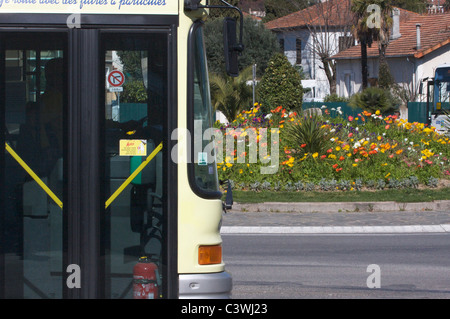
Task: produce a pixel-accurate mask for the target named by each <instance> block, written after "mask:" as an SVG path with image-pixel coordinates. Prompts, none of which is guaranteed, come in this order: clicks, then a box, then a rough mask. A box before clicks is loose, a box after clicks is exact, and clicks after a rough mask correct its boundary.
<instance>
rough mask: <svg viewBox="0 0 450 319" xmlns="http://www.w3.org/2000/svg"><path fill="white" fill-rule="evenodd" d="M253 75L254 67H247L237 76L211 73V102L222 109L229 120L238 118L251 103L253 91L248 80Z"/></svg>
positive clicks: (217, 108)
mask: <svg viewBox="0 0 450 319" xmlns="http://www.w3.org/2000/svg"><path fill="white" fill-rule="evenodd" d="M251 76H252V68H251V67H247V68H245V69H244V70H242V71H241V72H240V73H239V76H237V77H231V76H228V75H226V74H225V73H224V75H219V74H214V73H212V74H210V79H209V80H210V87H211V102H212V105H213V107H214V109H215V110H218V111H221V112H222V113H223V114H224V115H225V117H226V118H227V120H228V121H229V122H232V121H233V120H235V119H236V116H237V115H238V114H239V112H240V111H241V110H242V109H243V108H244V107H246V106H249V105H250V104H251V100H252V97H253V92H252V88H251V86H248V85H247V81H248V80H249V79H250V78H251Z"/></svg>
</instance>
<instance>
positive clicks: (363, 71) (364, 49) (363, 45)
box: [361, 39, 369, 90]
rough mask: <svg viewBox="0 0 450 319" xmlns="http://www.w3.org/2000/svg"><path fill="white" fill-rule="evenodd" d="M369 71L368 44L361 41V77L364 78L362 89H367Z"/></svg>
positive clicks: (363, 40)
mask: <svg viewBox="0 0 450 319" xmlns="http://www.w3.org/2000/svg"><path fill="white" fill-rule="evenodd" d="M368 73H369V70H368V68H367V42H366V40H365V39H361V76H362V88H363V90H364V89H366V88H367V78H368Z"/></svg>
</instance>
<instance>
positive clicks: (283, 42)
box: [265, 0, 355, 101]
mask: <svg viewBox="0 0 450 319" xmlns="http://www.w3.org/2000/svg"><path fill="white" fill-rule="evenodd" d="M350 5H351V1H350V0H330V1H326V2H321V3H318V4H315V5H313V6H310V7H308V8H306V9H303V10H300V11H297V12H294V13H291V14H289V15H286V16H284V17H281V18H278V19H275V20H273V21H270V22H268V23H266V24H265V26H266V27H267V28H268V29H269V30H272V31H273V32H275V33H276V34H277V37H278V40H279V42H280V46H281V47H282V49H283V51H284V53H285V55H286V56H287V58H288V59H289V61H290V62H291V64H292V65H294V66H299V67H302V69H303V73H304V75H305V77H306V81H304V86H305V87H310V88H311V91H310V92H309V93H308V94H305V99H306V100H316V101H317V100H319V101H320V100H322V99H323V98H324V97H325V96H326V95H328V94H330V92H332V91H334V89H335V85H336V82H335V80H336V78H335V67H336V65H335V62H334V61H333V60H330V59H329V58H330V57H331V56H333V55H335V54H337V53H339V52H340V51H342V50H345V49H347V48H348V47H351V46H353V45H354V44H355V41H354V39H353V37H352V34H351V25H352V20H353V15H352V13H351V11H350Z"/></svg>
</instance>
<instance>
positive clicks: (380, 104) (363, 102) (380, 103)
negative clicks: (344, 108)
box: [348, 87, 399, 114]
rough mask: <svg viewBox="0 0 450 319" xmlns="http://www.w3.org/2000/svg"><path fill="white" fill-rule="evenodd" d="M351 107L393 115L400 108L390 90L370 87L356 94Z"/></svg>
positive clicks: (351, 99) (350, 103)
mask: <svg viewBox="0 0 450 319" xmlns="http://www.w3.org/2000/svg"><path fill="white" fill-rule="evenodd" d="M348 104H349V105H350V106H351V107H354V108H361V109H363V110H365V111H368V112H372V113H375V112H376V111H377V110H379V111H380V112H381V113H382V114H386V113H391V112H393V111H395V110H396V109H397V108H398V104H399V103H398V101H397V100H396V99H395V98H394V97H393V96H392V94H391V92H390V91H389V90H385V89H382V88H378V87H370V88H367V89H365V90H364V91H362V92H361V93H356V94H354V95H353V96H352V97H351V98H350V102H349V103H348Z"/></svg>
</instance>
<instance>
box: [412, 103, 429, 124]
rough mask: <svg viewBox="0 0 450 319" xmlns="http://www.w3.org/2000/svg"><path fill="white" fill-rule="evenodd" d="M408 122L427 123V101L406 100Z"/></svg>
mask: <svg viewBox="0 0 450 319" xmlns="http://www.w3.org/2000/svg"><path fill="white" fill-rule="evenodd" d="M408 122H410V123H413V122H419V123H427V103H424V102H408Z"/></svg>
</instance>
